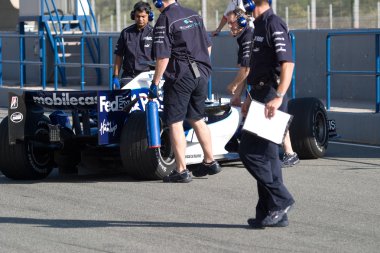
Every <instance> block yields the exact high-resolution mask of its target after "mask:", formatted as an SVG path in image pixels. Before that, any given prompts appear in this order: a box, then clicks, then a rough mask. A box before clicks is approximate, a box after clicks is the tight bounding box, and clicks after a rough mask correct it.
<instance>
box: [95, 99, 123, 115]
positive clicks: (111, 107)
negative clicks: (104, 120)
mask: <svg viewBox="0 0 380 253" xmlns="http://www.w3.org/2000/svg"><path fill="white" fill-rule="evenodd" d="M99 103H100V112H104V111H105V112H111V111H112V112H115V111H122V110H123V109H124V108H125V106H126V105H127V104H128V102H127V101H126V97H123V96H115V100H114V101H108V100H107V97H106V96H100V97H99Z"/></svg>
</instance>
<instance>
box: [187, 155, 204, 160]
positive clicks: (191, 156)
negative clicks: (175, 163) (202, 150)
mask: <svg viewBox="0 0 380 253" xmlns="http://www.w3.org/2000/svg"><path fill="white" fill-rule="evenodd" d="M201 157H202V155H201V154H196V155H186V158H189V159H190V158H201Z"/></svg>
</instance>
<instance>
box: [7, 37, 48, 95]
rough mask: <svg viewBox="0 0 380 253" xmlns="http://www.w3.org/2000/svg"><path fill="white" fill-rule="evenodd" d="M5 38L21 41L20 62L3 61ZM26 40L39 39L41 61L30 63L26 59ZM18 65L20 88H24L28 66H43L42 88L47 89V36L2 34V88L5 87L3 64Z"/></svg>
mask: <svg viewBox="0 0 380 253" xmlns="http://www.w3.org/2000/svg"><path fill="white" fill-rule="evenodd" d="M3 38H16V39H18V41H19V59H18V60H12V59H8V60H4V59H3V50H4V47H3V43H2V39H3ZM25 38H39V39H40V41H41V42H42V43H41V44H42V45H41V48H40V50H39V53H40V59H41V60H39V61H28V60H26V57H25V54H24V53H25V49H24V48H25ZM4 63H7V64H18V65H19V66H20V71H19V74H20V88H23V87H24V80H25V78H24V75H25V67H26V65H40V66H41V85H42V88H43V89H45V88H46V39H45V36H39V35H38V34H28V35H25V34H0V87H1V86H2V85H3V64H4Z"/></svg>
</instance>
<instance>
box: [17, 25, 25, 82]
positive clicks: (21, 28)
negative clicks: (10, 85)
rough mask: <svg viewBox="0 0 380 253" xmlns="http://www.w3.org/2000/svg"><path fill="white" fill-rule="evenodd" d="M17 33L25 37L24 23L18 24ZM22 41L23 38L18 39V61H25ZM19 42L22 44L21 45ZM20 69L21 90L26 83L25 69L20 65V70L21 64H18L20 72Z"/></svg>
mask: <svg viewBox="0 0 380 253" xmlns="http://www.w3.org/2000/svg"><path fill="white" fill-rule="evenodd" d="M19 33H20V35H21V36H24V35H25V22H19ZM24 40H25V38H24V37H23V38H22V39H21V38H20V60H21V59H22V61H24V60H25V55H26V54H25V45H24ZM21 41H22V42H23V43H21ZM21 69H22V74H20V78H22V79H21V80H20V88H23V87H24V83H25V82H26V69H25V65H24V64H22V68H21V63H20V71H21Z"/></svg>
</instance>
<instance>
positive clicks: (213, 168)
mask: <svg viewBox="0 0 380 253" xmlns="http://www.w3.org/2000/svg"><path fill="white" fill-rule="evenodd" d="M221 171H222V167H220V165H219V163H218V162H217V161H212V162H211V163H205V162H202V163H201V164H200V165H199V166H198V167H197V168H195V169H194V170H193V171H192V172H193V176H194V177H204V176H207V175H215V174H218V173H219V172H221Z"/></svg>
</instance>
